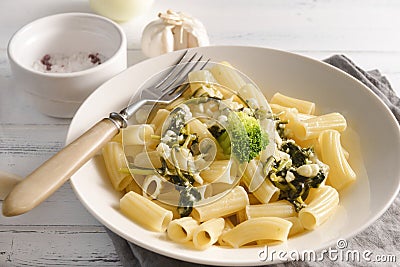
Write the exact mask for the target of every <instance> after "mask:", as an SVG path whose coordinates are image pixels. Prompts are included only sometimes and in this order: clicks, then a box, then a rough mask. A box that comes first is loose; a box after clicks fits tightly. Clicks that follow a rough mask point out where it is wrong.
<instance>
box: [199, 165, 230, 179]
mask: <svg viewBox="0 0 400 267" xmlns="http://www.w3.org/2000/svg"><path fill="white" fill-rule="evenodd" d="M230 168H231V164H230V162H229V160H216V161H214V162H213V163H211V164H210V166H209V167H208V168H206V169H204V170H202V171H201V172H200V176H201V178H203V180H204V181H205V182H207V183H213V182H216V181H218V182H221V183H230V182H231V177H230Z"/></svg>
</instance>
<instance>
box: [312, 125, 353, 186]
mask: <svg viewBox="0 0 400 267" xmlns="http://www.w3.org/2000/svg"><path fill="white" fill-rule="evenodd" d="M318 143H319V153H320V155H321V159H322V161H323V162H324V163H325V164H327V165H328V166H329V174H328V177H327V181H326V183H327V184H328V185H331V186H333V187H334V188H336V189H337V190H340V189H342V188H344V187H345V186H346V185H347V184H349V183H351V182H353V181H355V180H356V177H357V175H356V174H355V172H354V171H353V169H352V168H351V166H350V164H349V163H348V161H347V159H346V155H345V153H344V151H343V149H342V145H341V143H340V133H339V132H338V131H335V130H328V131H324V132H323V133H321V135H320V136H319V138H318Z"/></svg>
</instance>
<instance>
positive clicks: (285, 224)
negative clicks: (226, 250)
mask: <svg viewBox="0 0 400 267" xmlns="http://www.w3.org/2000/svg"><path fill="white" fill-rule="evenodd" d="M291 226H292V223H291V222H289V221H288V220H285V219H282V218H277V217H260V218H253V219H249V220H247V221H244V222H242V223H241V224H238V225H237V226H235V227H234V228H233V229H231V230H229V231H228V232H226V233H224V234H223V235H222V237H221V238H222V240H223V242H225V243H227V244H229V245H230V246H232V247H234V248H239V247H241V246H243V245H245V244H248V243H250V242H254V241H257V240H277V241H286V240H287V237H288V235H289V230H290V227H291Z"/></svg>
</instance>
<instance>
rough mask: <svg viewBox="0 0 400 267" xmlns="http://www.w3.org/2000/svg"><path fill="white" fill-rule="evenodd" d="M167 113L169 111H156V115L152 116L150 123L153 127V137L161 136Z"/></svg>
mask: <svg viewBox="0 0 400 267" xmlns="http://www.w3.org/2000/svg"><path fill="white" fill-rule="evenodd" d="M169 113H170V111H169V110H166V109H163V108H161V109H159V110H157V113H156V115H155V116H154V118H153V119H152V120H151V123H150V124H151V125H153V127H154V134H155V135H161V132H162V127H163V124H164V121H165V120H166V119H167V117H168V115H169Z"/></svg>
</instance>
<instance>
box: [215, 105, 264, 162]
mask: <svg viewBox="0 0 400 267" xmlns="http://www.w3.org/2000/svg"><path fill="white" fill-rule="evenodd" d="M217 140H218V142H219V144H220V146H221V147H222V149H223V150H224V153H225V154H227V155H229V154H230V153H233V155H234V156H235V157H236V158H237V159H238V160H239V162H249V161H250V160H252V159H254V158H255V157H257V156H258V155H259V154H260V152H261V151H262V150H264V149H265V148H266V147H267V145H268V134H267V133H266V132H265V131H263V130H262V129H261V125H260V122H259V120H258V119H256V118H255V117H253V116H251V115H249V114H247V113H245V112H242V111H238V112H230V113H229V115H228V122H227V126H226V131H225V132H223V133H222V134H221V135H220V136H219V137H218V138H217Z"/></svg>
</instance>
